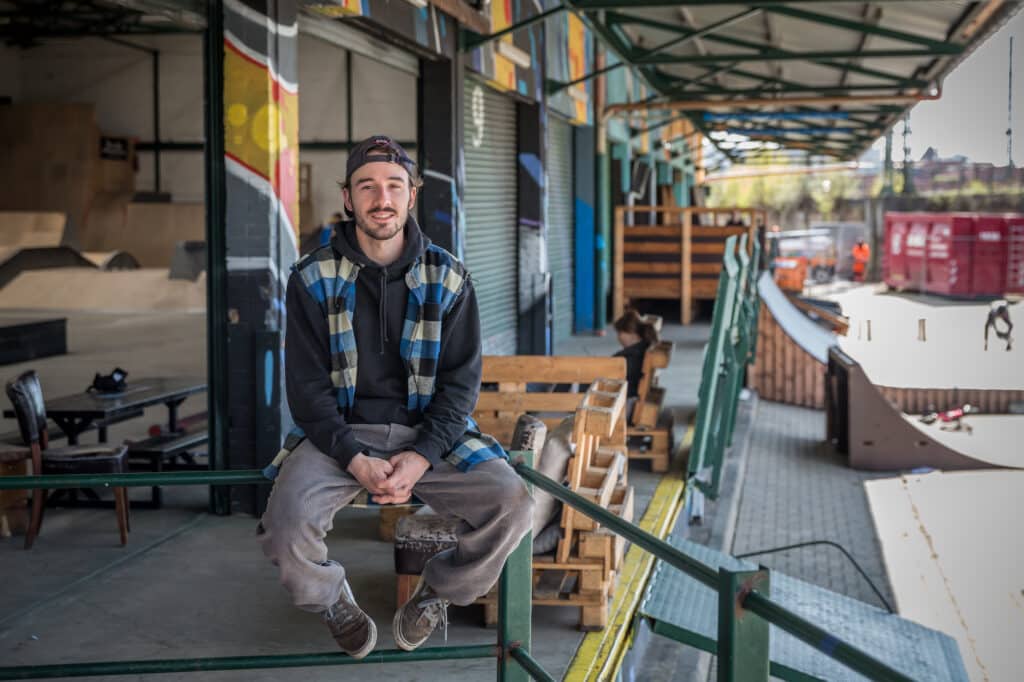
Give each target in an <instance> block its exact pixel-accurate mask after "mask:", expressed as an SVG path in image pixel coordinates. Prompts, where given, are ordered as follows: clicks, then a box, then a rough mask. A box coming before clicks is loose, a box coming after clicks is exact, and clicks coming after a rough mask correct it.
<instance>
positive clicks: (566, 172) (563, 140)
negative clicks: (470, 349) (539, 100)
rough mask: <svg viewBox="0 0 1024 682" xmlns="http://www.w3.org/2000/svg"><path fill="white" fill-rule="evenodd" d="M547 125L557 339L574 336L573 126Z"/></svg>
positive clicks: (550, 255) (553, 122)
mask: <svg viewBox="0 0 1024 682" xmlns="http://www.w3.org/2000/svg"><path fill="white" fill-rule="evenodd" d="M549 120H550V126H549V128H548V142H549V144H548V183H549V190H548V263H549V265H550V268H551V291H552V299H553V301H552V303H553V309H554V322H553V326H554V329H553V336H554V343H556V344H557V343H558V342H559V341H564V340H565V339H568V338H569V337H571V336H572V323H573V317H574V312H575V310H574V305H575V298H574V293H573V277H574V274H573V273H574V263H575V261H574V260H573V255H574V243H573V240H574V232H575V230H574V220H573V203H574V202H573V196H574V190H575V187H574V185H573V177H572V126H571V125H569V124H568V123H566V122H565V121H562V120H561V119H558V118H555V117H551V119H549Z"/></svg>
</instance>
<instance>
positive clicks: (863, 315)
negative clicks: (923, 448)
mask: <svg viewBox="0 0 1024 682" xmlns="http://www.w3.org/2000/svg"><path fill="white" fill-rule="evenodd" d="M835 300H836V301H837V302H838V303H840V305H841V306H842V309H843V314H844V315H846V316H847V317H848V318H849V320H850V332H849V333H848V334H847V335H846V336H844V337H839V338H838V339H837V341H838V343H839V347H840V348H842V349H843V352H844V353H846V354H847V355H848V356H850V357H852V358H854V359H856V361H857V362H858V363H859V364H860V365H861V367H862V368H863V370H864V373H865V374H866V375H867V376H868V378H869V379H870V380H871V382H872V383H873V384H875V385H876V386H878V387H879V389H880V390H881V392H882V393H883V395H885V396H886V397H887V398H888V399H889V400H890V402H893V403H894V404H896V405H897V406H898V407H899V409H900V410H902V411H903V412H909V413H911V414H913V413H921V412H926V411H932V410H947V409H951V408H953V407H958V406H960V405H963V404H964V403H970V404H971V405H972V406H974V407H976V408H978V409H979V410H980V411H982V412H986V413H992V414H999V413H1006V412H1008V411H1009V405H1010V403H1013V402H1018V401H1024V358H1022V357H1021V353H1022V352H1024V345H1022V344H1017V345H1016V346H1015V347H1014V348H1013V350H1012V351H1010V352H1007V351H1006V350H1005V343H1004V342H1002V341H1000V340H999V339H997V338H995V334H989V349H988V350H987V351H986V350H985V347H984V334H983V330H984V325H985V320H986V319H987V318H988V309H989V305H988V302H987V301H965V300H951V299H947V298H941V297H938V296H926V295H918V294H913V295H909V294H908V295H903V294H892V293H885V292H882V291H880V290H879V289H878V288H877V287H875V286H872V285H868V286H862V287H857V288H855V289H851V290H849V291H846V292H844V293H842V294H839V295H837V296H836V297H835ZM1010 314H1011V316H1012V317H1013V320H1014V322H1016V323H1018V325H1019V324H1020V322H1021V319H1024V305H1022V304H1019V303H1018V304H1016V305H1013V304H1011V306H1010ZM1018 328H1020V327H1018ZM1015 331H1016V330H1015ZM1016 336H1017V337H1018V338H1020V333H1019V332H1018V333H1017V334H1016Z"/></svg>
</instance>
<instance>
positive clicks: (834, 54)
mask: <svg viewBox="0 0 1024 682" xmlns="http://www.w3.org/2000/svg"><path fill="white" fill-rule="evenodd" d="M959 52H960V49H959V48H955V49H954V51H949V50H940V51H935V50H931V49H920V50H868V51H865V52H850V51H846V50H837V51H816V52H787V51H785V50H761V52H755V53H751V54H708V55H700V54H694V55H650V56H646V57H638V58H636V59H635V60H633V63H634V64H635V65H637V66H642V65H646V64H707V63H713V64H717V63H722V62H730V63H738V62H759V61H765V60H776V61H793V60H802V61H814V60H818V59H857V58H862V59H882V58H889V57H899V58H904V57H946V56H949V55H951V54H958V53H959Z"/></svg>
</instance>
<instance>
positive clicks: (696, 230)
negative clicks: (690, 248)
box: [693, 225, 749, 244]
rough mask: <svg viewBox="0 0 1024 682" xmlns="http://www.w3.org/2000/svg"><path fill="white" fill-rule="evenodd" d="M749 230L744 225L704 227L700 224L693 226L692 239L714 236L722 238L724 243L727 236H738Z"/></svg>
mask: <svg viewBox="0 0 1024 682" xmlns="http://www.w3.org/2000/svg"><path fill="white" fill-rule="evenodd" d="M748 231H749V229H748V228H746V227H704V226H701V225H694V226H693V238H694V239H707V238H709V237H715V238H719V239H721V240H722V243H723V244H724V243H725V240H726V238H728V237H733V236H736V237H739V236H740V235H743V234H747V233H748Z"/></svg>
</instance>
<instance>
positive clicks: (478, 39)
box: [459, 5, 566, 52]
mask: <svg viewBox="0 0 1024 682" xmlns="http://www.w3.org/2000/svg"><path fill="white" fill-rule="evenodd" d="M565 10H566V7H565V6H564V5H559V6H558V7H552V8H551V9H549V10H545V11H543V12H541V13H540V14H535V15H533V16H532V17H529V18H528V19H523V20H522V21H520V22H518V23H515V24H512V25H511V26H508V27H507V28H503V29H501V30H500V31H495V32H494V33H490V34H488V35H481V34H479V33H477V32H476V31H470V30H468V29H461V30H460V31H459V38H460V41H461V45H460V47H459V50H460V51H461V52H469V51H470V50H475V49H476V48H478V47H480V46H481V45H486V44H487V43H489V42H491V41H492V40H498V39H499V38H503V37H504V36H507V35H509V34H512V33H515V32H516V31H518V30H520V29H523V28H526V27H527V26H533V25H534V24H537V23H540V22H542V21H544V20H545V19H547V18H548V17H552V16H554V15H556V14H561V13H562V12H564V11H565Z"/></svg>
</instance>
